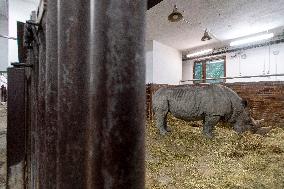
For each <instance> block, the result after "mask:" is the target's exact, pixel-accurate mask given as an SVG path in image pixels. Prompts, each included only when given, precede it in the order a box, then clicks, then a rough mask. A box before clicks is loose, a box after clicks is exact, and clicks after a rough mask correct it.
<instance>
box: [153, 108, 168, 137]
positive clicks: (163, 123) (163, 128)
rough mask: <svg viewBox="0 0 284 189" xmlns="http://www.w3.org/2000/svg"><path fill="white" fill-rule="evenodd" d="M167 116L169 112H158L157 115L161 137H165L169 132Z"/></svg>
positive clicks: (157, 124)
mask: <svg viewBox="0 0 284 189" xmlns="http://www.w3.org/2000/svg"><path fill="white" fill-rule="evenodd" d="M167 114H168V111H157V112H156V113H155V115H156V126H157V128H158V129H159V131H160V134H161V135H165V134H166V133H167V132H168V127H167Z"/></svg>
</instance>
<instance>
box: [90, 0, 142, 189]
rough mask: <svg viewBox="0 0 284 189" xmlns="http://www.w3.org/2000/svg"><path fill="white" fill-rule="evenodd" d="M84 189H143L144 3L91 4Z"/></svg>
mask: <svg viewBox="0 0 284 189" xmlns="http://www.w3.org/2000/svg"><path fill="white" fill-rule="evenodd" d="M91 11H92V14H93V15H92V16H91V17H92V22H91V23H92V25H91V26H92V27H91V42H92V43H91V62H92V64H91V65H90V74H91V75H90V78H91V82H90V100H91V102H90V105H91V106H89V108H90V115H91V117H90V118H91V119H90V125H92V127H90V128H89V132H88V140H87V146H88V151H89V156H87V158H88V160H87V162H88V165H87V167H86V171H87V178H88V183H89V184H90V185H89V187H88V188H100V189H101V188H135V189H142V188H144V127H145V126H144V122H145V108H144V107H145V65H144V43H145V41H144V40H145V37H144V29H145V20H144V19H145V18H144V17H145V12H146V1H141V0H132V1H125V0H124V1H116V0H110V1H100V0H96V1H94V3H92V4H91Z"/></svg>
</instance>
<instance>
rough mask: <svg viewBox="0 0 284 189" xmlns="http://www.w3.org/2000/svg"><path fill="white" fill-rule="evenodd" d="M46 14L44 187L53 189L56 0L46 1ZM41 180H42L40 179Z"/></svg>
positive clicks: (55, 106)
mask: <svg viewBox="0 0 284 189" xmlns="http://www.w3.org/2000/svg"><path fill="white" fill-rule="evenodd" d="M47 3H48V4H47V6H48V7H49V9H48V11H47V14H46V18H43V19H46V75H45V77H46V81H48V82H46V85H45V88H46V93H45V100H46V102H45V103H46V105H45V108H46V109H45V119H46V154H47V155H46V159H45V162H47V163H46V165H45V179H44V188H47V189H55V188H56V183H57V176H56V173H57V166H56V163H57V151H56V148H57V147H56V146H57V142H56V141H57V130H58V128H57V112H58V105H57V102H58V101H57V98H58V84H57V83H58V79H57V77H58V61H57V59H58V54H57V51H58V48H57V46H58V45H57V32H58V30H57V17H58V16H57V3H58V2H57V1H48V2H47ZM42 182H43V181H42Z"/></svg>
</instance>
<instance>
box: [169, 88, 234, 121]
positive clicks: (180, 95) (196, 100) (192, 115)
mask: <svg viewBox="0 0 284 189" xmlns="http://www.w3.org/2000/svg"><path fill="white" fill-rule="evenodd" d="M168 90H169V91H170V92H168V103H169V111H170V112H171V113H172V114H173V115H174V116H175V117H178V118H182V119H185V120H198V119H201V118H202V117H203V116H204V115H219V116H227V115H229V114H230V113H231V111H232V108H231V101H230V98H229V96H228V94H227V91H226V90H224V88H223V86H220V85H202V86H201V85H193V86H187V87H176V88H172V89H168Z"/></svg>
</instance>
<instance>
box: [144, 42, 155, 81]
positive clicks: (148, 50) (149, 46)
mask: <svg viewBox="0 0 284 189" xmlns="http://www.w3.org/2000/svg"><path fill="white" fill-rule="evenodd" d="M145 61H146V83H147V84H148V83H153V41H146V44H145Z"/></svg>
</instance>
